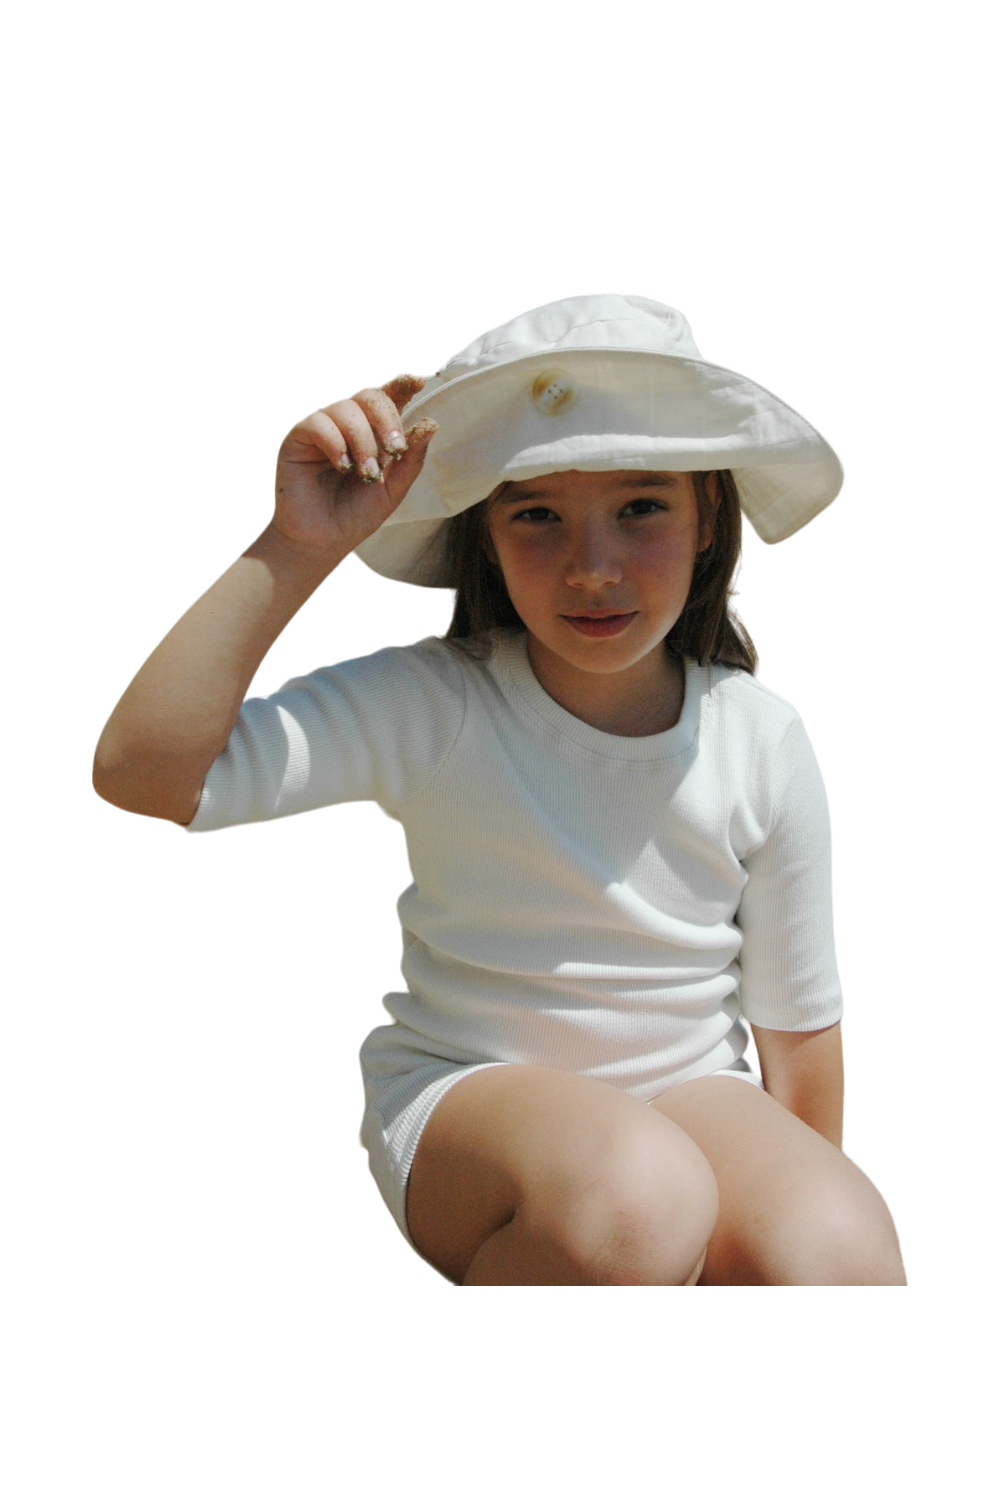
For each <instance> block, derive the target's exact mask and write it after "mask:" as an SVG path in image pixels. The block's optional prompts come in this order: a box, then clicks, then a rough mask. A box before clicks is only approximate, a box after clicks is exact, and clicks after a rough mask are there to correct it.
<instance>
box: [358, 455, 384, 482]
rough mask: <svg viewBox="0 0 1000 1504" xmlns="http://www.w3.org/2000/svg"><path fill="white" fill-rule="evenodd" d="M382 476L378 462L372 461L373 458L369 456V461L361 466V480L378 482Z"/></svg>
mask: <svg viewBox="0 0 1000 1504" xmlns="http://www.w3.org/2000/svg"><path fill="white" fill-rule="evenodd" d="M380 474H381V471H380V470H379V467H378V460H376V459H372V457H371V456H370V455H369V457H368V459H366V460H365V462H364V464H363V465H362V466H361V479H362V480H378V478H379V476H380Z"/></svg>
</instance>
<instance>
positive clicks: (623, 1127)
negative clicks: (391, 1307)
mask: <svg viewBox="0 0 1000 1504" xmlns="http://www.w3.org/2000/svg"><path fill="white" fill-rule="evenodd" d="M612 1180H613V1181H614V1182H615V1189H616V1192H617V1191H620V1192H621V1195H622V1197H623V1199H624V1201H625V1202H626V1203H627V1204H628V1205H629V1206H635V1205H636V1204H637V1203H638V1202H639V1201H641V1200H642V1197H643V1196H644V1195H647V1193H648V1199H649V1201H650V1202H655V1200H656V1198H657V1197H658V1196H659V1197H661V1199H662V1200H663V1201H664V1202H665V1203H666V1202H669V1200H670V1196H671V1192H672V1190H677V1189H678V1188H680V1190H681V1191H682V1192H684V1193H689V1192H690V1191H691V1188H692V1187H694V1190H695V1193H697V1192H698V1191H700V1190H703V1189H704V1187H705V1186H709V1187H710V1191H709V1192H708V1193H707V1194H705V1195H703V1196H702V1202H703V1203H705V1202H708V1201H709V1200H710V1201H711V1209H710V1212H709V1214H708V1219H707V1222H706V1225H705V1229H704V1235H703V1237H702V1240H701V1243H700V1249H704V1246H705V1242H706V1241H707V1238H708V1233H709V1231H710V1230H711V1226H712V1224H713V1222H714V1216H715V1211H716V1209H717V1197H716V1193H715V1187H714V1182H712V1177H711V1171H710V1169H709V1167H708V1165H707V1163H706V1162H705V1158H704V1156H703V1154H702V1153H701V1151H700V1150H699V1149H698V1148H697V1146H696V1145H695V1144H694V1143H693V1142H692V1141H691V1139H690V1138H689V1137H688V1136H687V1134H686V1133H684V1132H683V1131H682V1130H681V1129H679V1128H678V1127H677V1126H676V1124H674V1123H671V1122H670V1121H669V1119H667V1118H665V1117H663V1116H662V1115H661V1114H658V1113H654V1112H652V1111H651V1109H650V1108H649V1107H648V1106H647V1105H646V1104H645V1103H643V1102H640V1101H639V1100H638V1099H636V1098H634V1097H630V1096H628V1095H627V1094H626V1093H624V1092H622V1091H619V1090H618V1088H617V1087H614V1086H611V1085H609V1084H608V1083H607V1082H603V1081H597V1080H594V1079H592V1078H589V1077H583V1076H577V1075H574V1074H573V1073H572V1072H568V1071H561V1070H554V1069H551V1068H549V1067H546V1066H529V1065H504V1066H498V1067H496V1068H494V1069H491V1070H484V1071H478V1072H477V1073H475V1074H474V1075H470V1076H465V1077H463V1078H462V1079H461V1080H459V1081H458V1082H456V1084H455V1085H454V1086H453V1087H451V1089H450V1090H449V1091H448V1092H447V1094H446V1095H445V1096H444V1097H443V1098H442V1099H441V1101H440V1102H439V1103H438V1104H437V1106H436V1107H435V1109H434V1111H433V1113H432V1114H431V1116H430V1118H429V1120H428V1122H427V1125H426V1127H425V1128H424V1130H423V1133H422V1134H421V1137H420V1141H419V1143H418V1145H417V1149H416V1153H415V1156H414V1160H413V1165H412V1168H411V1171H410V1176H409V1181H408V1185H407V1192H406V1220H407V1226H408V1230H409V1234H410V1237H411V1239H412V1240H413V1243H414V1245H415V1246H416V1248H417V1249H418V1251H419V1252H420V1253H421V1254H422V1255H423V1256H424V1257H425V1258H426V1259H427V1260H428V1261H429V1262H430V1263H432V1264H433V1265H434V1266H435V1268H437V1269H439V1270H440V1271H441V1273H443V1274H445V1275H446V1276H447V1278H449V1279H451V1280H453V1281H455V1282H459V1281H460V1280H462V1278H463V1277H464V1274H465V1271H466V1270H467V1269H468V1267H469V1265H470V1263H471V1262H472V1259H473V1258H474V1256H475V1254H476V1253H477V1251H478V1250H479V1249H480V1248H481V1247H482V1245H483V1244H484V1243H485V1242H486V1241H487V1239H489V1238H490V1237H492V1236H493V1235H494V1234H495V1233H497V1232H498V1231H499V1230H500V1229H501V1228H504V1227H505V1226H506V1224H508V1223H510V1222H512V1220H513V1218H514V1216H515V1214H516V1213H518V1212H519V1211H522V1210H523V1209H524V1208H525V1207H539V1206H541V1207H543V1208H545V1210H546V1212H548V1211H551V1212H552V1215H553V1217H556V1216H557V1215H558V1213H559V1209H560V1207H562V1206H564V1205H568V1204H569V1203H570V1202H571V1201H572V1200H573V1198H574V1197H575V1198H577V1199H579V1198H580V1196H581V1195H584V1196H586V1195H587V1194H588V1193H589V1192H591V1191H593V1192H594V1197H595V1199H596V1200H597V1201H599V1200H600V1196H601V1192H602V1189H603V1183H604V1182H605V1181H612ZM692 1199H696V1195H695V1196H693V1197H692ZM699 1251H700V1250H699ZM541 1282H543V1283H545V1282H548V1281H541ZM582 1282H584V1283H589V1282H592V1281H589V1280H586V1279H584V1280H583V1281H582Z"/></svg>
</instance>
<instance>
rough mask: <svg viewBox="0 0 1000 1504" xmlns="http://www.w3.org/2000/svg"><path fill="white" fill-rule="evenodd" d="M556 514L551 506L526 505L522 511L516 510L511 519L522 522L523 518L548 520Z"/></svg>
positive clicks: (537, 520) (526, 520)
mask: <svg viewBox="0 0 1000 1504" xmlns="http://www.w3.org/2000/svg"><path fill="white" fill-rule="evenodd" d="M555 515H556V514H555V512H553V510H552V508H551V507H525V508H524V510H523V511H522V512H515V513H514V516H513V517H512V518H511V521H512V522H520V521H521V520H522V519H523V520H524V521H525V522H546V521H547V520H548V518H549V517H554V516H555Z"/></svg>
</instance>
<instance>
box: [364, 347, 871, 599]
mask: <svg viewBox="0 0 1000 1504" xmlns="http://www.w3.org/2000/svg"><path fill="white" fill-rule="evenodd" d="M553 369H557V370H558V371H559V372H561V373H564V374H565V376H566V377H567V378H568V384H569V387H570V389H571V398H570V401H569V403H568V404H567V405H566V406H565V407H563V408H562V409H560V410H558V411H555V412H546V411H544V410H543V409H542V408H541V407H540V405H539V403H538V401H537V398H536V397H535V396H534V395H533V392H534V391H535V390H536V386H535V384H536V381H537V380H538V378H539V377H540V376H542V375H544V374H545V373H547V372H550V371H552V370H553ZM402 416H403V420H404V424H405V425H406V426H407V427H410V426H411V425H412V424H413V423H414V422H415V421H416V420H417V419H418V418H422V417H430V418H433V419H435V421H436V422H437V424H438V432H437V433H436V434H435V435H434V437H433V439H432V440H431V442H430V444H429V446H428V450H427V457H426V459H425V461H424V466H423V469H422V470H421V472H420V475H419V476H418V477H417V479H416V480H415V481H414V483H413V485H412V486H411V487H410V490H409V491H408V492H407V494H406V496H405V497H404V499H403V501H402V503H401V504H400V506H399V507H398V508H397V510H396V511H395V512H394V513H393V514H392V515H391V516H390V517H388V518H387V519H386V521H385V522H384V523H383V524H382V526H381V527H380V528H379V530H378V532H376V533H373V534H372V536H371V537H370V538H367V539H366V540H365V541H364V543H362V544H360V545H359V547H358V548H357V550H356V552H357V554H358V556H359V558H361V559H362V560H363V561H364V563H365V564H367V565H368V566H369V568H371V569H373V570H374V571H375V572H376V573H377V574H381V575H384V576H386V577H387V578H389V579H396V580H405V581H407V582H409V583H411V584H416V585H429V586H453V585H454V584H455V583H457V582H456V581H454V580H453V579H451V578H450V577H449V572H448V568H447V559H446V550H445V542H446V537H445V534H446V529H445V526H444V524H445V523H446V521H447V519H448V518H450V517H454V516H456V515H457V514H458V513H459V512H463V511H465V510H466V509H467V508H468V507H470V506H474V505H475V504H476V503H477V502H479V501H482V500H483V499H484V498H485V497H487V496H488V495H489V494H490V492H491V491H493V490H494V489H495V488H496V487H497V486H498V485H500V484H501V482H503V481H513V480H529V479H531V478H532V477H534V476H537V475H547V474H551V473H553V472H556V471H561V470H583V471H602V470H676V471H691V470H722V469H725V470H732V471H733V474H734V478H735V480H736V484H737V488H738V490H739V494H740V504H741V506H742V508H743V511H744V513H745V515H746V516H747V518H748V520H749V522H750V523H751V525H752V526H753V528H754V529H755V531H756V532H757V533H758V534H759V536H760V537H761V538H762V539H763V540H764V541H765V542H766V543H778V542H780V541H781V540H782V539H784V538H788V537H790V536H791V535H792V534H793V533H795V532H797V531H798V530H799V528H801V527H804V526H805V525H806V523H807V522H809V521H811V520H812V518H813V517H815V516H816V515H817V514H818V513H819V512H821V511H822V510H823V509H824V507H827V506H829V504H830V502H831V501H833V499H834V498H835V496H836V495H837V493H838V491H839V490H840V487H841V485H842V484H843V471H842V469H841V465H840V461H839V460H838V458H837V456H836V454H835V453H834V451H833V449H831V447H830V445H829V444H828V443H827V442H826V440H825V439H824V438H823V437H822V435H821V434H820V433H819V432H818V431H817V430H816V429H815V428H814V427H813V426H812V424H810V423H808V422H807V421H806V420H805V418H803V417H802V416H801V415H800V414H799V413H797V412H796V411H795V410H794V409H793V408H791V407H789V406H788V404H787V403H785V402H782V401H781V399H780V398H778V397H776V396H775V395H774V394H773V393H772V392H769V391H767V390H766V388H764V387H762V386H759V385H758V384H757V383H756V382H754V381H751V380H750V379H749V378H748V377H746V376H741V375H740V374H739V373H738V372H735V371H731V370H728V369H727V368H726V367H724V366H717V365H713V364H711V363H710V362H708V361H703V360H697V359H693V358H692V357H690V356H671V355H665V354H663V352H662V351H645V350H635V349H628V350H621V349H619V350H609V349H608V348H589V349H587V348H583V349H570V350H559V351H542V352H539V353H535V354H532V355H530V356H527V357H523V358H520V359H516V360H511V361H508V362H505V363H503V364H500V365H494V366H491V367H489V368H487V369H484V370H482V371H473V372H470V373H467V374H463V375H461V376H458V377H456V378H455V379H454V380H452V381H446V382H444V383H437V384H435V385H433V386H431V383H428V386H427V387H425V389H424V390H423V391H421V392H419V393H418V394H417V396H416V397H415V398H414V399H413V401H412V402H410V403H408V404H407V406H406V408H405V409H404V411H403V414H402Z"/></svg>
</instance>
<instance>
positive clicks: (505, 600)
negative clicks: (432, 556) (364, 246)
mask: <svg viewBox="0 0 1000 1504" xmlns="http://www.w3.org/2000/svg"><path fill="white" fill-rule="evenodd" d="M710 474H714V475H715V476H716V478H717V483H718V493H719V506H718V510H717V511H716V512H715V520H714V526H713V533H712V542H711V544H710V546H709V547H708V548H706V549H705V550H704V551H703V552H702V553H700V554H699V555H698V557H697V558H696V560H695V565H694V574H693V576H692V579H691V589H690V591H689V592H688V598H687V601H686V603H685V606H684V610H683V611H682V612H681V614H680V616H679V618H678V619H677V621H676V622H675V623H674V626H673V627H672V628H671V630H670V631H669V632H668V633H667V636H666V639H665V643H666V647H667V649H668V651H671V652H674V653H679V654H684V655H685V656H686V657H688V658H696V659H697V660H698V662H699V663H725V664H727V665H728V666H730V667H731V668H742V669H745V670H746V672H747V673H748V674H752V673H755V672H756V669H757V649H756V648H755V647H754V645H753V642H752V641H751V638H750V634H749V632H748V631H747V629H746V627H745V626H744V625H743V623H742V622H741V621H740V619H739V617H738V616H737V614H736V612H735V611H734V610H733V607H732V605H731V604H730V602H731V597H732V595H733V576H734V574H735V573H736V566H737V564H738V563H739V558H740V529H741V513H740V498H739V492H738V491H737V489H736V481H735V480H734V479H733V473H732V471H731V470H715V471H704V470H696V471H694V472H692V480H693V482H694V490H695V496H696V497H697V501H698V516H699V519H700V520H702V521H706V520H711V518H712V510H713V502H712V498H711V497H710V496H709V492H708V484H707V476H708V475H710ZM500 489H502V488H500ZM497 494H498V492H497V491H495V492H493V495H492V496H491V497H487V498H486V500H485V501H480V502H477V504H476V505H475V506H474V507H469V508H468V509H467V510H466V511H464V512H460V513H459V514H458V516H457V517H452V519H451V521H450V522H449V523H448V537H447V545H446V546H447V558H448V567H449V572H450V575H451V578H452V579H453V580H455V581H456V582H457V584H456V587H455V611H454V615H453V616H452V619H451V625H450V626H449V628H448V630H447V632H446V633H445V635H444V641H445V642H448V641H454V642H455V643H456V646H462V647H463V648H464V649H465V650H466V651H468V652H470V653H471V654H472V655H473V656H474V657H487V656H488V655H489V652H490V645H489V641H488V639H487V638H486V635H485V634H486V633H488V632H489V631H490V629H491V628H493V627H514V628H521V629H522V630H523V629H524V623H523V622H522V620H521V618H520V617H519V616H518V614H517V612H516V611H515V610H514V606H513V603H512V601H511V598H510V596H509V595H508V594H507V587H506V585H505V584H504V579H503V575H502V574H501V572H500V566H499V564H498V563H497V562H496V557H495V555H494V553H493V548H492V543H491V540H490V536H489V531H488V529H487V525H486V524H487V514H488V509H489V505H490V502H491V501H492V500H493V499H495V497H496V496H497Z"/></svg>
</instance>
